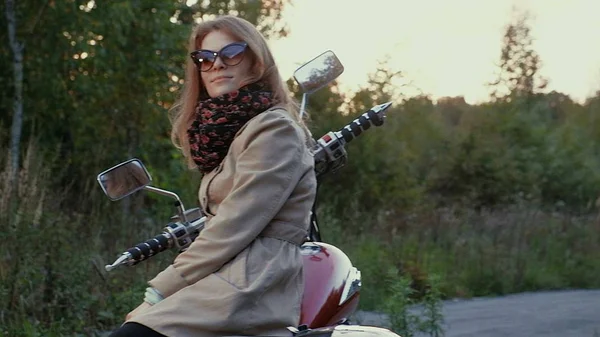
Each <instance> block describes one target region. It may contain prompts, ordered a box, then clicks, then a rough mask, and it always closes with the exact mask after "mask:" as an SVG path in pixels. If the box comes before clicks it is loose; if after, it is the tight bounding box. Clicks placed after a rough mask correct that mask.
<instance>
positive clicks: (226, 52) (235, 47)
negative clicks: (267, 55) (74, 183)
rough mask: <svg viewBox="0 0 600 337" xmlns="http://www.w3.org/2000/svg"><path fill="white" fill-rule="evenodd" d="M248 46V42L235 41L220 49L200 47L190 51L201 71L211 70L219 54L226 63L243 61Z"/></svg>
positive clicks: (236, 63)
mask: <svg viewBox="0 0 600 337" xmlns="http://www.w3.org/2000/svg"><path fill="white" fill-rule="evenodd" d="M247 47H248V44H247V43H246V42H234V43H230V44H228V45H226V46H225V47H223V48H221V50H219V51H212V50H207V49H200V50H196V51H193V52H191V53H190V57H191V58H192V60H194V63H195V64H196V67H198V69H200V71H209V70H210V69H212V67H213V66H214V64H215V61H216V60H217V56H219V57H221V61H223V63H224V64H225V65H228V66H235V65H238V64H239V63H240V62H242V59H243V58H244V51H245V50H246V48H247Z"/></svg>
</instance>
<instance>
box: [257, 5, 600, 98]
mask: <svg viewBox="0 0 600 337" xmlns="http://www.w3.org/2000/svg"><path fill="white" fill-rule="evenodd" d="M515 6H516V7H517V8H519V9H520V10H528V11H529V13H530V14H531V21H530V26H531V35H532V37H533V38H534V39H535V40H534V44H533V46H534V48H535V49H536V51H537V52H538V54H539V55H540V58H541V60H542V68H541V69H540V73H541V75H542V76H544V77H545V78H547V79H548V80H549V81H550V83H549V86H548V90H556V91H559V92H562V93H565V94H568V95H570V96H571V97H572V98H573V99H575V100H577V101H580V102H582V101H583V100H585V98H586V97H589V96H591V95H593V94H594V93H595V92H596V91H597V90H600V0H420V1H415V0H369V1H358V0H295V1H294V4H293V6H288V7H287V8H286V9H285V10H284V13H283V19H284V20H285V21H286V22H287V23H288V26H289V28H290V34H289V35H288V37H286V38H282V39H279V40H271V41H269V44H270V46H271V49H272V51H273V53H274V56H275V58H276V61H277V63H278V65H279V68H280V70H281V72H282V76H283V77H284V78H289V77H291V76H292V74H293V71H294V69H295V68H296V67H298V66H299V65H300V64H302V63H304V62H306V61H308V60H310V59H312V58H313V57H315V56H317V55H318V54H320V53H321V52H323V51H325V50H328V49H329V50H332V51H333V52H335V53H336V55H337V56H338V57H339V59H340V60H341V61H342V63H343V64H344V66H345V71H344V73H343V74H342V75H341V76H340V77H339V78H338V80H339V82H340V83H341V86H342V89H344V90H356V89H358V88H359V86H360V85H364V84H366V82H367V80H368V74H369V73H372V72H373V71H375V69H376V67H377V64H378V61H380V60H383V59H384V58H385V57H386V56H389V65H390V68H391V69H392V70H399V71H402V72H403V73H404V75H405V77H406V79H407V80H410V81H411V82H412V85H413V86H414V87H416V88H419V89H420V90H421V91H422V92H423V93H425V94H428V95H430V96H431V97H432V98H433V99H437V98H439V97H443V96H464V97H465V100H466V101H467V102H469V103H472V104H475V103H478V102H482V101H485V100H487V99H488V97H489V88H487V87H486V86H485V83H487V82H489V81H492V80H493V79H495V73H496V71H497V69H498V68H497V63H498V62H499V58H500V50H501V48H502V35H503V33H504V29H505V27H506V25H507V24H508V23H509V22H510V20H511V14H512V13H513V10H514V8H515ZM403 91H404V93H405V94H406V95H409V96H411V95H414V94H416V93H417V91H416V90H414V89H409V88H405V89H403Z"/></svg>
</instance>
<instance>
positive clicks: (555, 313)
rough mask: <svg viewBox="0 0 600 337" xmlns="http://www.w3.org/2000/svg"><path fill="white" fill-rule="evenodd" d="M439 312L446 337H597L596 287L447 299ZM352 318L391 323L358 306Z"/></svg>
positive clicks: (599, 299)
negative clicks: (359, 309)
mask: <svg viewBox="0 0 600 337" xmlns="http://www.w3.org/2000/svg"><path fill="white" fill-rule="evenodd" d="M443 315H444V321H445V324H444V328H445V332H446V334H445V336H446V337H459V336H460V337H475V336H476V337H504V336H510V337H517V336H524V337H542V336H543V337H555V336H556V337H558V336H560V337H570V336H573V337H575V336H576V337H600V290H568V291H555V292H554V291H553V292H535V293H521V294H514V295H508V296H503V297H493V298H476V299H471V300H450V301H444V303H443ZM353 323H359V324H364V325H375V326H383V327H389V320H388V317H387V316H386V315H384V314H378V313H373V312H363V311H360V312H357V313H356V315H355V317H354V320H353ZM418 336H419V337H420V336H423V335H418Z"/></svg>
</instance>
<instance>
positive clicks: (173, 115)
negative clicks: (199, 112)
mask: <svg viewBox="0 0 600 337" xmlns="http://www.w3.org/2000/svg"><path fill="white" fill-rule="evenodd" d="M215 30H219V31H223V32H225V33H228V34H229V35H231V36H232V37H234V38H237V39H240V40H241V41H244V42H246V43H247V44H248V49H249V50H247V51H246V53H249V54H250V55H246V57H248V56H249V57H250V58H251V61H252V63H253V64H252V67H251V69H252V73H251V74H250V76H251V81H250V82H255V81H259V80H261V81H265V82H266V83H267V84H268V85H269V86H270V88H271V90H272V91H273V99H274V100H275V101H277V102H278V104H281V105H283V106H284V107H285V108H286V109H287V111H288V112H289V113H290V114H291V116H292V117H293V118H294V119H295V120H296V122H297V123H298V124H299V125H300V126H301V127H302V129H304V131H305V134H307V135H309V134H310V133H309V132H308V129H307V127H306V125H305V124H304V122H303V121H302V119H301V118H300V116H299V112H298V104H297V102H295V100H294V99H293V98H292V96H291V94H290V92H289V90H288V88H287V86H286V84H285V83H284V82H283V80H282V78H281V75H280V74H279V69H278V68H277V65H276V64H275V59H274V58H273V55H272V53H271V51H270V50H269V47H268V45H267V41H266V40H265V38H264V37H263V36H262V34H261V33H260V32H259V31H258V30H257V29H256V27H254V25H252V24H251V23H250V22H248V21H246V20H244V19H241V18H238V17H235V16H229V15H226V16H221V17H218V18H216V19H214V20H211V21H205V22H202V23H200V24H198V25H197V26H196V27H194V29H193V30H192V33H191V35H190V39H189V46H188V54H189V53H191V52H192V51H194V50H197V49H200V47H201V44H202V40H203V39H204V37H205V36H206V35H208V33H210V32H212V31H215ZM205 92H206V91H205V88H204V87H203V85H202V81H201V79H200V74H199V71H198V69H197V68H196V65H195V64H194V62H193V61H192V59H191V58H190V57H187V62H186V70H185V80H184V85H183V91H182V93H181V95H180V97H179V99H178V100H177V101H176V102H175V104H173V106H172V107H171V109H170V111H169V112H170V120H171V124H172V130H171V141H172V142H173V144H174V145H175V146H176V147H177V148H178V149H180V150H181V151H182V152H183V155H184V157H185V158H186V162H187V164H188V166H189V167H190V168H193V167H195V166H196V165H195V163H194V162H193V160H192V159H191V157H190V144H189V140H188V135H187V130H188V128H189V127H190V125H191V123H192V121H193V119H194V109H195V107H196V104H197V102H198V100H199V99H201V98H203V97H201V95H202V96H204V94H202V93H205Z"/></svg>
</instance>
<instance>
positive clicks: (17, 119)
mask: <svg viewBox="0 0 600 337" xmlns="http://www.w3.org/2000/svg"><path fill="white" fill-rule="evenodd" d="M6 21H7V23H8V40H9V44H10V48H11V50H12V53H13V75H14V80H13V84H14V90H15V92H14V97H13V118H12V126H11V133H10V147H9V148H10V159H9V160H10V173H9V181H10V191H11V194H12V195H13V196H14V195H16V191H17V172H18V171H19V147H20V145H21V130H22V128H23V43H21V42H19V41H18V40H17V18H16V14H15V2H14V0H6ZM11 199H12V198H11Z"/></svg>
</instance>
